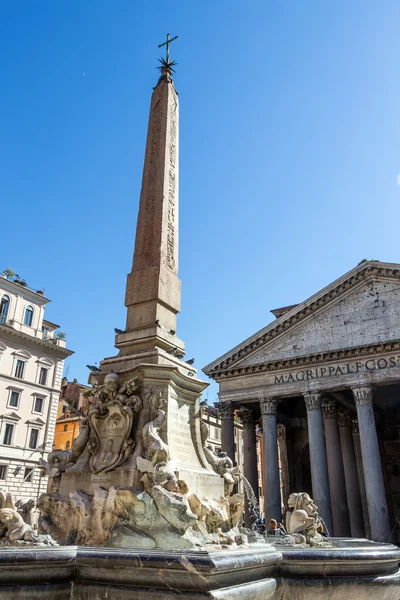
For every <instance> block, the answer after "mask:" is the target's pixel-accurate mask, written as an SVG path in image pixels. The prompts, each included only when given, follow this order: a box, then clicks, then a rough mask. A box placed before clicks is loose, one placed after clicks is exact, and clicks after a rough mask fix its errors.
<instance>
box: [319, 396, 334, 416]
mask: <svg viewBox="0 0 400 600" xmlns="http://www.w3.org/2000/svg"><path fill="white" fill-rule="evenodd" d="M321 408H322V414H323V415H324V418H325V419H336V416H337V410H336V409H337V406H336V402H335V400H324V401H323V402H322V404H321Z"/></svg>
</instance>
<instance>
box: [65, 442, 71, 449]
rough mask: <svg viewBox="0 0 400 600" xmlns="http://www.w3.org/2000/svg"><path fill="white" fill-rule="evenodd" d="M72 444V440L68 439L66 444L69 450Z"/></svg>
mask: <svg viewBox="0 0 400 600" xmlns="http://www.w3.org/2000/svg"><path fill="white" fill-rule="evenodd" d="M70 446H71V442H70V441H69V440H68V442H67V443H66V444H65V449H66V450H69V449H70Z"/></svg>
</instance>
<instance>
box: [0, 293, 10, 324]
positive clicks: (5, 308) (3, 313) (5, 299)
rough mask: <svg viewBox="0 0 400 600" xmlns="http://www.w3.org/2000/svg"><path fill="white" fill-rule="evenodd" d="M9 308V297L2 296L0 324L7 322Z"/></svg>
mask: <svg viewBox="0 0 400 600" xmlns="http://www.w3.org/2000/svg"><path fill="white" fill-rule="evenodd" d="M9 308H10V297H9V296H6V295H4V296H3V297H2V299H1V302H0V323H2V324H4V323H5V322H6V321H7V315H8V309H9Z"/></svg>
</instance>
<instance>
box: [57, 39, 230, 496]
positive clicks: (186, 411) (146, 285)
mask: <svg viewBox="0 0 400 600" xmlns="http://www.w3.org/2000/svg"><path fill="white" fill-rule="evenodd" d="M170 41H172V40H170V39H169V35H167V56H166V58H165V59H162V60H161V67H160V71H161V75H160V78H159V80H158V83H157V85H156V87H155V88H154V90H153V94H152V98H151V106H150V118H149V126H148V134H147V142H146V153H145V160H144V168H143V178H142V190H141V195H140V204H139V215H138V221H137V230H136V242H135V250H134V256H133V265H132V271H131V272H130V273H129V275H128V281H127V286H126V298H125V304H126V306H127V309H128V315H127V323H126V330H125V331H123V332H122V333H119V334H118V335H117V336H116V340H115V342H116V343H115V345H116V347H117V348H118V349H119V354H118V355H117V356H112V357H109V358H105V359H104V360H102V361H101V363H100V370H99V371H98V372H96V373H92V375H91V377H90V382H91V383H93V384H96V385H97V386H101V385H102V384H103V383H104V381H105V377H106V375H107V374H109V373H110V372H114V374H118V378H119V380H120V382H123V383H125V382H128V381H132V380H133V379H137V382H138V385H139V386H140V394H141V397H142V398H143V408H142V409H141V412H140V419H141V421H143V423H153V420H154V423H156V420H157V418H158V417H159V416H160V415H159V412H158V409H156V408H155V407H154V406H152V405H151V403H150V400H149V398H152V397H154V394H156V395H159V398H160V399H162V401H163V403H164V404H163V409H162V410H163V411H164V412H165V413H166V420H165V421H164V423H163V425H162V427H161V429H160V432H159V435H160V437H161V439H162V441H163V442H164V444H166V445H167V447H168V456H169V459H170V460H171V461H173V462H174V464H175V465H176V473H177V476H178V478H180V479H182V480H183V481H185V482H186V484H187V486H188V488H189V490H191V492H192V493H195V494H197V495H198V497H199V498H200V497H203V496H209V497H212V498H213V497H215V498H217V497H219V496H221V495H222V494H223V491H224V482H223V479H222V478H221V477H220V476H219V474H217V473H216V472H214V470H213V469H212V467H211V466H210V463H209V462H208V460H207V457H206V456H205V453H204V447H203V440H202V432H201V410H200V395H201V393H202V391H203V390H204V389H205V388H206V387H207V386H208V383H206V382H204V381H202V380H200V379H198V378H197V371H196V369H195V368H193V361H190V364H189V363H186V362H185V360H184V344H183V342H182V341H181V340H180V339H179V338H178V337H177V336H176V316H177V313H178V312H179V308H180V295H181V285H180V281H179V279H178V124H179V115H178V96H177V93H176V91H175V87H174V83H173V81H172V72H173V65H174V64H175V63H173V62H171V61H170V59H169V52H168V46H169V43H170ZM160 410H161V409H160ZM143 423H142V425H141V427H143ZM140 435H141V430H140V428H139V429H138V430H137V435H136V439H135V442H136V445H135V450H134V452H133V454H132V456H131V458H130V459H129V460H128V461H126V462H124V463H121V465H120V466H118V467H116V468H115V469H112V470H110V471H107V473H106V474H105V475H103V479H102V480H101V482H100V483H101V485H102V487H104V488H105V489H109V487H110V486H115V485H131V486H136V485H138V486H139V479H138V477H139V475H140V473H139V471H138V469H137V468H136V467H137V463H136V457H137V454H135V453H140V447H141V446H140V444H141V443H142V442H141V438H140ZM138 456H139V454H138ZM63 481H64V491H68V490H71V489H84V491H86V492H87V493H92V492H91V491H90V490H91V489H92V487H91V486H93V474H91V473H89V472H87V473H85V474H83V475H81V474H78V475H74V474H73V473H70V474H69V475H68V474H67V476H66V477H64V479H63ZM96 481H97V484H98V483H99V481H98V478H97V479H96ZM85 485H86V487H85V488H84V487H82V486H85ZM74 486H75V487H74ZM63 493H64V492H63Z"/></svg>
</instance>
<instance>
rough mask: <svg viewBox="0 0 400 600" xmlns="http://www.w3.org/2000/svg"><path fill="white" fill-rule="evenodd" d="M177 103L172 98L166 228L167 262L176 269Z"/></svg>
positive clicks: (171, 267)
mask: <svg viewBox="0 0 400 600" xmlns="http://www.w3.org/2000/svg"><path fill="white" fill-rule="evenodd" d="M176 110H177V103H176V100H175V98H172V105H171V108H170V114H169V121H170V132H169V165H170V166H169V177H168V230H167V264H168V266H169V267H170V269H172V270H175V269H176V263H175V204H176V171H175V165H176V128H177V114H176Z"/></svg>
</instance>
